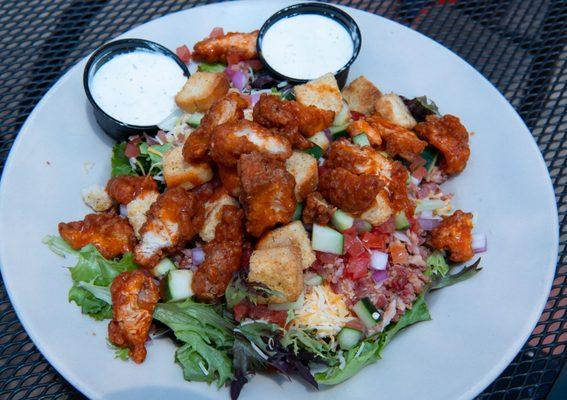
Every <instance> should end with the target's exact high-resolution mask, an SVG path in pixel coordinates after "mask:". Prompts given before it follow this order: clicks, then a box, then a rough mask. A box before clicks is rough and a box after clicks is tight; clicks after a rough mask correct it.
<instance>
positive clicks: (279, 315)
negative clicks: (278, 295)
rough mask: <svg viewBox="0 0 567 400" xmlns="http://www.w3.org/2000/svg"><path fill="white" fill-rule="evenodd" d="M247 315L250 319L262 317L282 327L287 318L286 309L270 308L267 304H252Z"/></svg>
mask: <svg viewBox="0 0 567 400" xmlns="http://www.w3.org/2000/svg"><path fill="white" fill-rule="evenodd" d="M248 316H249V317H250V318H252V319H262V320H264V321H268V322H272V323H274V324H278V325H279V326H282V327H283V326H285V321H286V320H287V312H286V311H274V310H270V309H269V308H268V306H265V305H252V306H251V307H250V310H249V314H248Z"/></svg>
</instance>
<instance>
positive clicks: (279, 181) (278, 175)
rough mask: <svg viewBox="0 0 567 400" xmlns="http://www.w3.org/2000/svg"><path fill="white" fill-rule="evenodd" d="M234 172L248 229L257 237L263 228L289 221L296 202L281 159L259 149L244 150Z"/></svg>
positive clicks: (290, 177) (288, 175) (291, 179)
mask: <svg viewBox="0 0 567 400" xmlns="http://www.w3.org/2000/svg"><path fill="white" fill-rule="evenodd" d="M238 175H239V176H240V181H241V183H242V193H241V194H240V203H241V204H242V205H243V207H244V212H245V213H246V219H247V221H246V230H247V231H248V233H250V234H251V235H252V236H255V237H259V236H261V235H262V233H264V231H265V230H267V229H269V228H271V227H273V226H275V225H277V224H279V223H282V224H285V223H288V222H290V221H291V219H292V217H293V213H294V211H295V206H296V202H295V193H294V189H295V180H294V178H293V175H291V174H290V173H289V172H287V171H286V169H285V164H284V163H283V162H281V161H278V160H274V159H272V158H268V157H266V156H264V155H262V154H259V153H252V154H244V155H242V156H241V157H240V160H239V161H238Z"/></svg>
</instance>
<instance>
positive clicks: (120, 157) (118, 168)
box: [110, 142, 136, 178]
mask: <svg viewBox="0 0 567 400" xmlns="http://www.w3.org/2000/svg"><path fill="white" fill-rule="evenodd" d="M125 150H126V142H123V143H117V144H115V145H114V147H113V148H112V158H111V160H110V165H111V166H112V177H113V178H114V177H115V176H121V175H136V172H134V171H133V170H132V166H131V165H130V161H129V160H128V157H126V154H124V151H125Z"/></svg>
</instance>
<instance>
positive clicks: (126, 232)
mask: <svg viewBox="0 0 567 400" xmlns="http://www.w3.org/2000/svg"><path fill="white" fill-rule="evenodd" d="M59 235H61V237H62V238H63V239H64V240H65V241H66V242H67V243H69V244H70V245H71V247H72V248H74V249H75V250H78V249H80V248H82V247H84V246H86V245H87V244H92V245H93V246H94V247H96V248H97V250H98V251H100V254H102V256H103V257H104V258H107V259H112V258H114V257H117V256H120V255H122V254H124V253H129V252H131V251H132V250H133V249H134V246H135V245H136V236H135V235H134V230H133V229H132V227H131V226H130V224H129V223H128V221H127V220H125V219H124V218H122V217H120V216H119V215H115V214H89V215H87V216H85V219H84V220H82V221H75V222H69V223H64V222H61V223H60V224H59Z"/></svg>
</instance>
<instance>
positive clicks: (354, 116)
mask: <svg viewBox="0 0 567 400" xmlns="http://www.w3.org/2000/svg"><path fill="white" fill-rule="evenodd" d="M350 115H351V116H352V119H353V120H354V121H358V120H359V119H361V118H364V117H365V116H366V115H364V114H363V113H359V112H356V111H351V112H350Z"/></svg>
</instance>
